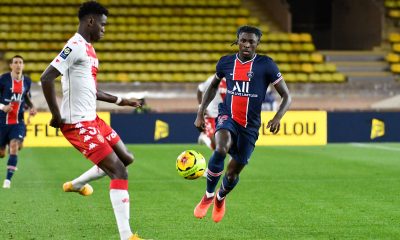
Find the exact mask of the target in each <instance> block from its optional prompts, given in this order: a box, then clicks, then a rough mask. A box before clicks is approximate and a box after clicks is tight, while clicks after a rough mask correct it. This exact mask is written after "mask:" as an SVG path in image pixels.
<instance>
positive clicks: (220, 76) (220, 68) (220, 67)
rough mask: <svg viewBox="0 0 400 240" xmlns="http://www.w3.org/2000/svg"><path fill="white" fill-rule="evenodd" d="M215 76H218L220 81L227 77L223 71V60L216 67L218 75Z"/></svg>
mask: <svg viewBox="0 0 400 240" xmlns="http://www.w3.org/2000/svg"><path fill="white" fill-rule="evenodd" d="M215 76H217V78H218V79H222V78H224V77H225V73H224V71H223V61H222V58H221V59H220V60H219V61H218V63H217V66H216V73H215Z"/></svg>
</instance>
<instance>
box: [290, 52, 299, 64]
mask: <svg viewBox="0 0 400 240" xmlns="http://www.w3.org/2000/svg"><path fill="white" fill-rule="evenodd" d="M288 55H289V62H294V63H297V62H300V56H299V54H297V53H290V54H288Z"/></svg>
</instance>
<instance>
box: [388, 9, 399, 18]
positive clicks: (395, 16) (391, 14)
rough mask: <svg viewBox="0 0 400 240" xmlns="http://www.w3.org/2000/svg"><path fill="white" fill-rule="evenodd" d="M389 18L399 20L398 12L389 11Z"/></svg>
mask: <svg viewBox="0 0 400 240" xmlns="http://www.w3.org/2000/svg"><path fill="white" fill-rule="evenodd" d="M389 17H391V18H400V10H393V9H392V10H389Z"/></svg>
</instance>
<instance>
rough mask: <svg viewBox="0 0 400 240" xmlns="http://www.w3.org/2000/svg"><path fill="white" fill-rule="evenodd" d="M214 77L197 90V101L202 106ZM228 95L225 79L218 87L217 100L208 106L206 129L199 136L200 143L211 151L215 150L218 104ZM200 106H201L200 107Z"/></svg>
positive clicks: (200, 85)
mask: <svg viewBox="0 0 400 240" xmlns="http://www.w3.org/2000/svg"><path fill="white" fill-rule="evenodd" d="M213 78H214V75H213V76H210V77H209V78H208V79H207V80H206V81H205V82H202V83H200V84H199V86H198V88H197V101H198V102H199V104H201V101H202V99H203V94H204V92H205V91H206V90H207V89H208V87H209V86H210V84H211V82H212V80H213ZM225 95H226V81H225V78H223V79H222V80H221V82H220V83H219V86H218V94H216V96H215V98H214V99H213V100H211V102H210V104H209V105H208V107H207V109H206V111H205V116H204V121H205V128H204V130H203V131H201V132H200V135H199V143H204V144H206V145H207V147H208V148H210V149H211V150H214V149H215V140H214V133H215V118H216V117H217V116H218V104H220V103H222V102H223V99H224V98H225ZM199 106H200V105H199Z"/></svg>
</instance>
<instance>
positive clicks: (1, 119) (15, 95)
mask: <svg viewBox="0 0 400 240" xmlns="http://www.w3.org/2000/svg"><path fill="white" fill-rule="evenodd" d="M30 89H31V79H30V78H29V77H27V76H23V77H22V80H16V79H12V77H11V73H5V74H3V75H1V76H0V103H1V104H4V105H8V104H11V106H12V110H11V111H10V112H8V113H5V112H3V111H0V124H18V123H23V122H24V103H25V96H26V94H29V91H30Z"/></svg>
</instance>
